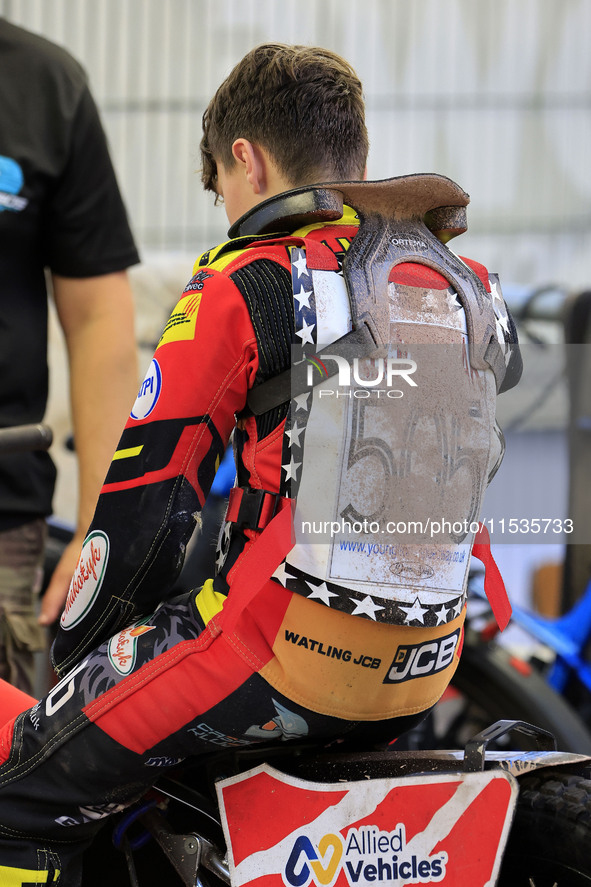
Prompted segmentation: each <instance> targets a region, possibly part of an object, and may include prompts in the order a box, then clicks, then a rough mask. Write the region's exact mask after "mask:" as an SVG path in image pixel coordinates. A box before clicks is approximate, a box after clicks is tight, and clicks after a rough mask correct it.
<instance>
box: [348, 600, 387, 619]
mask: <svg viewBox="0 0 591 887" xmlns="http://www.w3.org/2000/svg"><path fill="white" fill-rule="evenodd" d="M351 601H352V602H353V603H354V604H355V609H354V610H353V612H352V614H351V615H352V616H369V617H370V619H373V620H374V622H375V621H376V613H377V611H378V610H383V609H384V608H383V607H378V605H377V604H376V603H375V602H374V600H373V598H371V597H370V596H369V595H366V596H365V597H364V598H363V600H362V601H357V600H354V599H353V598H351Z"/></svg>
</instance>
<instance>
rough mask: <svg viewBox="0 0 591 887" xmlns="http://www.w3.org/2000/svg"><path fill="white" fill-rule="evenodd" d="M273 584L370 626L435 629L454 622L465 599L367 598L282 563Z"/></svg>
mask: <svg viewBox="0 0 591 887" xmlns="http://www.w3.org/2000/svg"><path fill="white" fill-rule="evenodd" d="M273 578H274V579H275V581H277V582H279V583H280V584H281V585H283V587H284V588H287V590H288V591H293V592H295V593H296V594H301V595H302V597H307V598H309V599H310V600H313V601H317V602H318V603H320V604H322V605H323V606H327V607H330V608H331V609H332V610H340V611H341V612H343V613H348V614H350V615H352V616H360V617H361V618H362V619H370V620H371V621H372V622H385V623H387V624H389V625H392V624H394V625H412V626H421V627H425V628H435V627H436V626H437V625H442V624H446V623H448V622H452V621H453V620H454V619H456V618H457V617H458V616H459V614H460V613H461V612H462V608H463V606H464V604H465V600H466V599H465V595H459V596H458V597H455V598H451V599H450V600H449V601H446V603H445V604H441V603H437V604H425V603H423V602H422V601H421V599H420V596H419V595H417V596H416V597H415V599H414V602H413V603H412V604H411V603H403V602H402V601H401V602H400V603H398V602H396V601H392V600H389V599H387V598H383V597H380V595H379V594H376V593H373V594H368V592H366V591H356V590H354V589H351V588H345V587H343V586H342V585H336V584H334V583H332V582H327V581H322V580H320V579H318V578H316V577H314V576H310V575H309V574H308V573H305V572H304V571H303V570H299V569H298V568H297V567H294V566H293V565H292V564H289V563H286V562H284V563H282V564H281V566H280V567H279V569H278V570H276V571H275V576H274V577H273Z"/></svg>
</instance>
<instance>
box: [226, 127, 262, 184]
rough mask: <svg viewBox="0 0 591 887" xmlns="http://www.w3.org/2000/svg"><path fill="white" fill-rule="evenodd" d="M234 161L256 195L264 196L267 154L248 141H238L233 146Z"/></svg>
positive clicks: (241, 139)
mask: <svg viewBox="0 0 591 887" xmlns="http://www.w3.org/2000/svg"><path fill="white" fill-rule="evenodd" d="M232 155H233V157H234V160H235V161H236V162H237V163H238V164H239V166H240V167H241V168H242V169H243V171H244V174H245V177H246V181H247V182H248V184H249V185H250V187H251V188H252V191H253V193H254V194H262V193H263V192H264V191H265V188H266V186H267V163H268V161H267V157H266V155H265V152H264V151H263V150H262V149H261V148H260V147H259V146H258V145H255V144H254V143H253V142H249V140H248V139H244V138H239V139H236V141H235V142H234V144H233V145H232Z"/></svg>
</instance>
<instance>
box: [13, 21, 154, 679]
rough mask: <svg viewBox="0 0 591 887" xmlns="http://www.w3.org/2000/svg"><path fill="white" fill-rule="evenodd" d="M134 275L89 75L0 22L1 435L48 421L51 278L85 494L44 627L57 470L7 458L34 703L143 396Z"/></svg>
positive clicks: (16, 653) (17, 609)
mask: <svg viewBox="0 0 591 887" xmlns="http://www.w3.org/2000/svg"><path fill="white" fill-rule="evenodd" d="M138 261H139V256H138V252H137V249H136V246H135V243H134V240H133V236H132V233H131V231H130V227H129V224H128V220H127V216H126V212H125V208H124V205H123V202H122V198H121V195H120V192H119V188H118V185H117V181H116V178H115V174H114V171H113V167H112V164H111V160H110V156H109V150H108V146H107V143H106V138H105V135H104V132H103V128H102V126H101V123H100V120H99V116H98V112H97V109H96V106H95V103H94V100H93V98H92V95H91V93H90V91H89V86H88V82H87V77H86V74H85V72H84V71H83V69H82V68H81V67H80V65H79V64H78V62H76V61H75V60H74V59H73V58H72V57H71V56H70V55H69V54H68V53H67V52H66V51H65V50H63V49H61V48H60V47H58V46H56V45H55V44H53V43H50V42H49V41H47V40H45V39H44V38H41V37H39V36H36V35H33V34H31V33H29V32H27V31H25V30H23V29H21V28H19V27H16V26H14V25H12V24H10V23H9V22H7V21H6V20H5V19H1V18H0V280H1V287H2V296H1V299H0V427H8V426H12V425H20V424H25V423H30V422H38V421H40V420H41V419H42V418H43V415H44V412H45V407H46V399H47V389H48V369H47V314H48V308H47V290H46V276H45V271H46V269H47V270H48V271H49V275H50V280H51V290H52V292H53V298H54V300H55V305H56V309H57V315H58V318H59V321H60V324H61V326H62V328H63V332H64V335H65V341H66V346H67V351H68V359H69V368H70V397H71V408H72V419H73V428H74V435H75V441H76V450H77V453H78V461H79V482H80V486H79V507H78V515H77V529H76V534H75V537H74V539H73V541H72V543H71V545H70V546H69V547H68V549H67V550H66V553H65V554H64V556H63V558H62V560H61V561H60V563H59V565H58V567H57V568H56V571H55V572H54V575H53V577H52V581H51V584H50V586H49V589H48V590H47V592H46V594H45V595H44V597H43V601H42V606H41V612H40V615H39V617H38V619H37V617H36V616H35V614H34V607H33V587H34V585H35V577H36V576H37V575H39V573H40V564H41V560H42V551H43V539H44V532H45V517H46V516H47V515H48V514H50V513H51V510H52V494H53V488H54V480H55V468H54V465H53V463H52V461H51V458H50V457H49V455H48V454H47V453H39V452H36V453H23V454H15V455H6V456H3V457H1V458H0V677H3V678H4V679H6V680H9V681H11V682H12V683H14V684H15V685H17V686H19V687H20V688H21V689H23V690H25V691H26V692H31V679H32V674H33V655H32V654H33V651H34V650H35V649H42V648H43V647H44V646H45V639H44V629H43V628H42V626H43V625H48V624H51V623H52V622H53V621H54V620H55V619H56V618H57V617H58V616H59V613H60V612H61V609H62V606H63V602H64V600H65V597H66V594H67V591H68V586H69V582H70V579H71V576H72V573H73V571H74V568H75V565H76V562H77V559H78V554H79V552H80V548H81V544H82V541H83V539H84V536H85V531H86V529H87V527H88V525H89V523H90V521H91V518H92V514H93V511H94V505H95V500H96V497H97V495H98V492H99V489H100V486H101V483H102V480H103V478H104V475H105V472H106V469H107V467H108V464H109V461H110V457H111V455H112V453H113V451H114V449H115V446H116V442H117V438H118V434H119V432H120V430H121V428H122V427H123V424H124V422H125V418H126V417H127V415H128V413H129V407H130V404H132V403H133V400H134V397H135V394H136V389H137V378H138V377H137V370H136V352H135V340H134V329H133V300H132V294H131V288H130V286H129V281H128V278H127V273H126V269H127V268H128V267H129V266H131V265H133V264H135V263H137V262H138ZM39 623H41V624H39Z"/></svg>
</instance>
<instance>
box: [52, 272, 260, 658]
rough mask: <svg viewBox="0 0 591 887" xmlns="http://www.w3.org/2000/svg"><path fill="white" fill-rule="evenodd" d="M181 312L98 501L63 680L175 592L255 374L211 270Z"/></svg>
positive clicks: (234, 308)
mask: <svg viewBox="0 0 591 887" xmlns="http://www.w3.org/2000/svg"><path fill="white" fill-rule="evenodd" d="M194 286H195V288H194V289H191V288H190V287H191V284H190V285H189V287H187V289H186V291H185V294H184V295H183V297H182V298H181V300H180V301H179V303H178V305H177V306H176V308H175V309H174V311H173V313H172V315H171V318H170V320H169V322H168V323H167V325H166V328H165V330H164V332H163V335H162V337H161V340H160V343H159V346H158V348H157V349H156V352H155V354H154V358H153V360H152V363H151V365H150V368H149V369H148V373H147V375H146V378H145V380H144V382H143V383H142V385H141V386H140V393H139V395H138V397H137V400H136V401H135V403H134V405H133V407H132V411H131V415H130V418H129V419H128V422H127V424H126V426H125V429H124V431H123V435H122V437H121V440H120V441H119V444H118V446H117V450H116V452H115V456H114V458H113V461H112V464H111V467H110V469H109V473H108V475H107V478H106V481H105V484H104V486H103V488H102V492H101V495H100V498H99V501H98V505H97V509H96V512H95V515H94V519H93V522H92V525H91V527H90V531H89V534H88V536H87V539H86V541H85V543H84V546H83V548H82V553H81V558H80V561H79V564H78V569H77V571H76V573H75V576H74V581H73V583H72V588H71V590H70V593H69V595H68V600H67V602H66V606H65V610H64V613H63V615H62V619H61V623H60V630H59V632H58V636H57V639H56V642H55V644H54V649H53V656H54V661H55V664H56V667H58V668H59V670H60V672H62V671H64V670H65V669H67V668H68V667H69V666H71V665H72V664H73V663H75V662H77V661H79V660H80V658H81V657H82V656H84V654H85V653H87V652H88V651H89V650H90V649H92V648H93V647H94V646H95V645H96V643H97V642H99V641H100V640H104V639H105V638H106V637H109V636H110V635H111V634H113V633H114V632H115V631H116V630H117V629H118V628H122V627H124V626H126V625H129V624H130V623H131V622H133V621H134V618H137V616H138V615H140V614H146V613H149V612H151V611H152V610H154V609H155V608H156V607H157V606H158V604H159V603H160V602H161V601H162V600H164V599H166V597H167V595H168V594H170V589H171V588H172V586H173V585H174V580H175V578H176V575H177V573H178V571H179V569H180V566H181V564H182V559H183V552H184V546H185V545H186V543H187V542H188V540H189V538H190V536H191V534H192V532H193V529H194V526H195V518H196V515H197V514H198V512H199V511H200V509H201V508H202V507H203V504H204V502H205V499H206V497H207V494H208V492H209V488H210V486H211V483H212V481H213V477H214V474H215V471H216V469H217V466H218V465H219V462H220V460H221V459H222V457H223V453H224V449H225V447H226V444H227V441H228V439H229V436H230V433H231V431H232V429H233V427H234V424H235V417H234V415H235V413H236V412H238V411H240V410H241V409H242V408H243V407H244V404H245V402H246V394H247V391H248V389H249V388H250V387H252V385H253V383H254V377H255V374H256V371H257V368H258V353H257V349H256V339H255V335H254V331H253V327H252V323H251V320H250V316H249V313H248V309H247V307H246V305H245V302H244V299H243V298H242V296H241V295H240V293H239V292H238V290H237V289H236V287H235V286H234V285H233V284H232V283H231V282H230V281H229V280H228V279H227V278H226V277H224V276H222V275H220V274H217V273H215V272H211V273H210V272H209V271H208V272H207V273H206V275H205V280H203V279H199V280H197V282H196V283H195V284H194Z"/></svg>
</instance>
